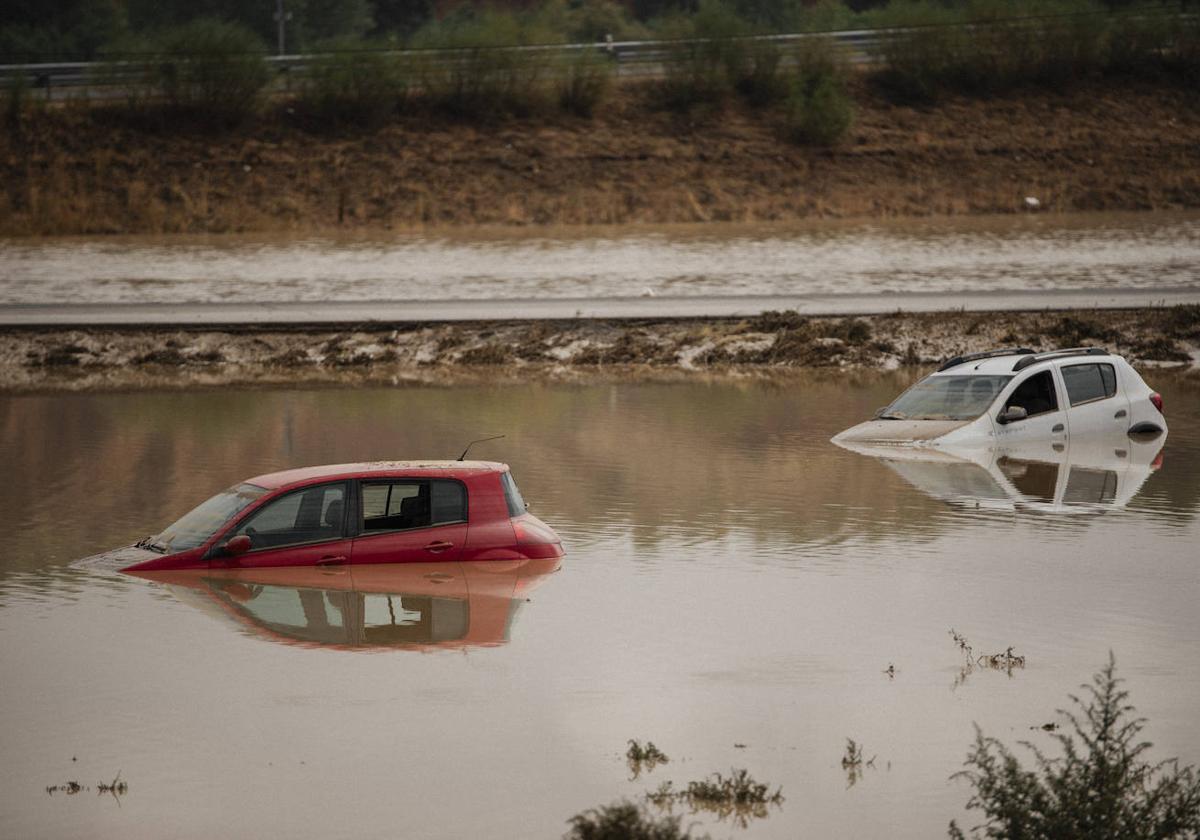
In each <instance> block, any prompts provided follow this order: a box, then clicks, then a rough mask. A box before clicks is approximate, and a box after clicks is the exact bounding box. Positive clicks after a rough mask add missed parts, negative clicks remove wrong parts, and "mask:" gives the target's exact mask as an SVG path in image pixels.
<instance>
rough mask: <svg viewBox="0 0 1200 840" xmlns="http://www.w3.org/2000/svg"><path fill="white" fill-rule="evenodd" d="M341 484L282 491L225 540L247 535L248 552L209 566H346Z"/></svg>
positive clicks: (343, 484) (343, 489)
mask: <svg viewBox="0 0 1200 840" xmlns="http://www.w3.org/2000/svg"><path fill="white" fill-rule="evenodd" d="M349 488H350V485H349V484H348V483H347V482H344V481H338V482H332V483H329V484H317V485H313V486H310V487H302V488H300V489H298V490H292V491H289V492H287V493H283V494H281V495H280V496H278V497H276V498H274V499H271V500H269V501H267V502H266V503H264V504H263V505H262V507H260V508H258V509H257V510H255V511H253V512H252V513H250V514H249V515H248V516H247V517H246V518H245V519H243V520H242V521H241V522H240V523H238V524H237V525H236V526H235V527H234V529H233V530H232V531H231V532H229V533H228V534H226V535H225V537H224V538H223V539H224V540H226V541H227V540H229V539H231V538H233V537H236V536H241V535H243V534H244V535H246V536H248V537H249V538H250V550H249V551H247V552H246V553H245V554H241V555H239V556H237V557H222V558H219V559H216V560H214V561H213V566H214V567H223V568H228V567H233V568H261V567H268V566H320V565H325V564H338V563H346V562H348V561H349V559H350V549H351V546H352V541H351V540H350V538H349V537H348V535H347V527H346V526H347V523H346V514H347V511H346V499H347V495H348V493H349Z"/></svg>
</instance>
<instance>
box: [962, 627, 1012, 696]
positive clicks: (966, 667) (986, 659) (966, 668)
mask: <svg viewBox="0 0 1200 840" xmlns="http://www.w3.org/2000/svg"><path fill="white" fill-rule="evenodd" d="M950 638H951V639H953V640H954V643H955V644H956V645H958V649H959V650H960V651H962V654H963V658H964V662H963V665H962V667H961V668H960V669H959V672H958V676H956V677H955V678H954V685H953V686H952V688H958V687H959V686H960V685H962V684H963V683H964V682H966V681H967V677H969V676H970V675H971V674H972V673H974V672H975V669H976V668H988V669H990V670H993V671H1004V672H1005V673H1006V674H1008V676H1010V677H1011V676H1012V675H1013V671H1014V670H1016V669H1018V668H1024V667H1025V657H1024V656H1021V655H1019V654H1016V653H1014V652H1013V650H1014V648H1013V647H1012V646H1011V645H1010V646H1009V647H1008V648H1007V649H1006V650H1005V651H1004V652H1002V653H984V654H980V655H979V656H976V655H975V650H974V649H973V648H972V647H971V644H970V642H968V641H967V638H966V636H963V635H962V634H961V633H959V632H958V631H957V630H955V629H954V628H953V627H951V628H950Z"/></svg>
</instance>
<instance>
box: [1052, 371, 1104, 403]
mask: <svg viewBox="0 0 1200 840" xmlns="http://www.w3.org/2000/svg"><path fill="white" fill-rule="evenodd" d="M1062 377H1063V384H1064V385H1066V386H1067V396H1068V397H1069V398H1070V400H1071V405H1079V404H1080V403H1085V402H1091V401H1092V400H1102V399H1105V398H1107V397H1111V396H1113V395H1115V394H1116V393H1117V372H1116V371H1115V370H1114V369H1113V366H1112V365H1104V364H1092V365H1067V366H1065V367H1063V369H1062Z"/></svg>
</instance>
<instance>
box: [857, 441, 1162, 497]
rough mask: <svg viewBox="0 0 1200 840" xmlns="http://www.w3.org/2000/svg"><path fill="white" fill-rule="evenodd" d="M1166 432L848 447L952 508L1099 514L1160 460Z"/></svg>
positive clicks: (1129, 493)
mask: <svg viewBox="0 0 1200 840" xmlns="http://www.w3.org/2000/svg"><path fill="white" fill-rule="evenodd" d="M1165 443H1166V434H1165V433H1160V434H1156V435H1155V434H1142V435H1133V436H1130V435H1129V434H1128V433H1125V432H1112V433H1109V434H1102V435H1083V436H1076V437H1073V438H1071V439H1069V440H1068V441H1066V442H1065V443H1051V442H1048V441H1036V442H1035V441H1029V442H1026V443H1023V444H1018V445H1012V446H1008V445H1001V446H992V447H986V446H985V447H981V446H965V447H958V446H948V447H940V448H927V447H918V446H908V447H899V446H892V445H888V444H874V445H869V444H859V445H852V446H850V448H851V449H853V451H855V452H858V453H859V454H862V455H871V456H874V457H876V458H878V459H879V460H881V461H882V462H883V463H884V464H886V465H887V466H888V467H889V468H890V469H891V470H892V471H894V472H895V473H896V474H897V475H899V476H900V477H901V478H903V479H904V480H905V481H907V482H908V483H909V484H911V485H912V486H913V487H915V488H917V489H918V490H920V491H921V492H923V493H925V494H927V495H929V496H932V497H933V498H935V499H938V500H940V501H943V502H946V503H947V504H949V505H952V506H954V507H963V508H967V509H973V510H998V511H1014V510H1024V511H1032V512H1037V513H1055V514H1068V513H1100V512H1104V511H1107V510H1112V509H1115V508H1123V507H1125V505H1126V504H1128V503H1129V502H1130V501H1131V500H1132V499H1133V498H1134V496H1136V495H1137V493H1138V491H1139V490H1141V488H1142V485H1144V484H1145V483H1146V480H1147V479H1148V478H1149V477H1150V476H1151V475H1153V474H1154V472H1155V471H1157V470H1158V468H1159V467H1160V466H1161V465H1162V461H1163V452H1162V450H1163V445H1164V444H1165Z"/></svg>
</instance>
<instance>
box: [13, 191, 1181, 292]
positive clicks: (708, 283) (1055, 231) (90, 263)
mask: <svg viewBox="0 0 1200 840" xmlns="http://www.w3.org/2000/svg"><path fill="white" fill-rule="evenodd" d="M1114 289H1123V290H1134V289H1136V290H1139V291H1154V290H1164V291H1166V290H1176V291H1178V290H1184V289H1186V290H1193V291H1194V290H1197V289H1200V216H1197V215H1196V214H1195V213H1142V214H1076V215H1061V214H1056V215H1045V216H1042V215H1030V216H1005V217H990V218H989V217H984V218H978V217H973V218H964V219H949V220H947V219H938V220H937V221H936V222H922V221H919V220H918V221H913V220H903V221H893V222H884V223H875V224H863V223H861V222H853V223H839V222H816V223H809V224H793V225H753V226H750V225H704V226H702V227H698V226H691V227H686V226H684V227H664V228H640V229H638V230H637V231H633V232H630V231H629V230H628V229H614V230H605V229H604V228H586V229H569V230H557V231H555V230H551V231H549V232H542V231H539V232H538V233H536V234H530V233H529V232H527V231H520V230H518V231H494V232H492V233H490V234H478V233H461V234H459V233H441V234H396V235H390V236H388V237H386V238H342V239H328V238H326V239H309V240H303V239H297V238H296V237H294V236H290V235H289V236H286V237H283V236H281V237H243V236H213V237H202V236H201V237H161V236H160V237H103V238H70V239H49V240H46V239H40V240H38V241H36V242H34V241H26V240H10V241H7V242H3V243H0V304H39V303H48V302H55V303H61V302H68V303H72V304H81V303H143V304H144V303H171V304H179V303H216V302H220V303H231V302H247V301H260V302H282V301H288V302H296V301H379V300H388V301H398V300H408V301H411V300H431V301H433V300H492V299H535V300H544V299H547V298H549V299H557V298H563V299H577V298H623V297H637V296H641V295H647V294H650V295H655V296H664V297H713V296H779V295H795V294H809V295H821V294H883V293H926V294H928V293H956V292H986V291H999V290H1008V291H1014V292H1016V291H1020V292H1036V291H1042V290H1058V291H1063V290H1095V291H1098V292H1101V291H1106V290H1114Z"/></svg>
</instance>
